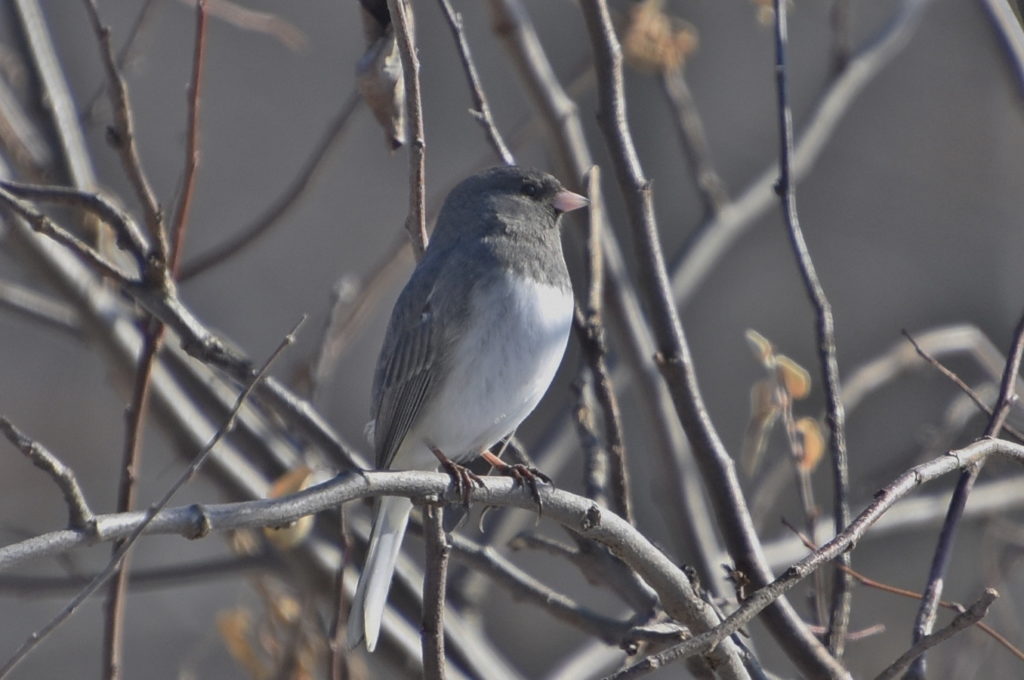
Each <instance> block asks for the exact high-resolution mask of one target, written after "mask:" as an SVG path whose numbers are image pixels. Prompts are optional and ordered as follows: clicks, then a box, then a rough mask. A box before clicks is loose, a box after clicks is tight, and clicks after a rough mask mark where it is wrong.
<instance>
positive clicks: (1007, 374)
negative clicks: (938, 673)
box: [907, 316, 1024, 679]
mask: <svg viewBox="0 0 1024 680" xmlns="http://www.w3.org/2000/svg"><path fill="white" fill-rule="evenodd" d="M1022 357H1024V316H1022V317H1021V318H1020V320H1019V321H1018V322H1017V327H1016V328H1015V329H1014V332H1013V341H1012V344H1011V346H1010V353H1009V356H1008V358H1007V360H1006V366H1005V368H1004V369H1003V377H1002V382H1001V383H1000V386H999V398H998V399H996V403H995V406H994V407H993V409H992V416H991V417H990V418H989V421H988V425H987V426H986V428H985V432H984V434H983V435H982V436H983V437H985V438H990V437H998V436H999V432H1000V430H1002V427H1003V423H1005V422H1006V417H1007V415H1009V413H1010V407H1011V406H1012V405H1013V403H1014V401H1016V394H1017V389H1016V388H1017V374H1018V373H1020V366H1021V359H1022ZM983 464H984V461H980V462H979V463H978V464H976V465H974V466H972V467H970V468H968V469H966V470H964V471H963V472H962V473H961V474H960V479H959V480H957V484H956V488H955V489H953V497H952V498H951V499H950V501H949V509H948V510H947V511H946V519H945V520H944V521H943V523H942V530H941V531H940V532H939V539H938V541H937V543H936V546H935V553H934V554H933V555H932V563H931V568H930V569H929V571H928V581H927V583H926V585H925V588H924V595H923V597H922V598H921V606H920V607H919V608H918V610H917V617H916V618H915V619H914V638H913V639H914V642H915V643H919V642H921V641H922V640H924V639H925V637H926V636H927V635H928V634H929V633H930V632H931V630H932V626H933V625H935V616H936V614H937V610H938V602H939V600H940V599H941V598H942V587H943V583H944V581H945V577H946V572H947V570H948V569H949V563H950V561H951V560H952V557H953V543H954V540H955V538H956V530H957V528H958V527H959V525H960V520H961V519H962V518H963V514H964V507H965V506H966V505H967V499H968V498H969V497H970V495H971V491H972V490H973V489H974V484H975V482H976V481H977V480H978V475H979V474H980V473H981V468H982V465H983ZM925 673H926V657H925V654H924V651H922V653H921V654H920V655H918V656H917V657H916V658H915V659H914V661H913V664H912V665H911V667H910V670H909V671H907V675H908V677H910V678H918V679H923V678H924V677H925Z"/></svg>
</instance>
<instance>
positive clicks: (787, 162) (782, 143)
mask: <svg viewBox="0 0 1024 680" xmlns="http://www.w3.org/2000/svg"><path fill="white" fill-rule="evenodd" d="M787 32H788V29H787V27H786V0H775V83H776V90H777V93H778V117H779V147H780V148H779V183H778V185H777V186H776V192H777V193H778V195H779V200H780V201H781V203H782V213H783V217H784V218H785V221H786V228H787V230H788V232H789V240H790V245H791V246H792V248H793V253H794V255H795V256H796V259H797V264H798V265H799V267H800V276H801V278H802V279H803V282H804V288H805V289H806V290H807V295H808V297H809V298H810V299H811V304H812V305H813V307H814V314H815V319H816V325H815V331H816V334H817V341H818V361H819V363H820V366H821V373H822V378H823V382H824V383H825V409H826V413H825V421H826V422H827V423H828V429H829V452H830V453H831V457H832V488H833V496H834V498H833V501H832V502H833V519H834V521H835V530H836V533H838V532H840V531H842V529H843V527H845V526H846V525H847V524H849V523H850V499H849V495H850V468H849V463H848V462H847V459H846V412H845V411H844V409H843V402H842V399H841V397H840V389H841V388H840V386H839V362H838V361H837V360H836V339H835V320H834V319H833V317H832V306H831V305H830V304H829V301H828V298H827V297H826V296H825V290H824V288H822V286H821V282H820V281H819V280H818V273H817V271H816V270H815V267H814V262H813V260H812V259H811V254H810V251H809V250H808V249H807V242H806V241H805V240H804V234H803V231H802V230H801V229H800V218H799V217H798V215H797V210H796V185H795V183H794V180H793V177H792V172H791V165H792V158H793V115H792V113H791V112H790V110H789V83H788V80H787V72H786V42H787V39H788V38H787ZM849 566H850V555H849V553H843V554H841V555H840V556H839V558H838V561H837V564H836V570H835V571H834V573H833V575H832V607H831V612H830V615H829V623H828V634H827V635H826V636H825V639H826V641H827V642H828V648H829V651H830V652H831V653H832V654H834V655H835V657H836V658H837V659H842V658H843V651H844V650H845V648H846V634H847V632H848V631H849V628H850V605H851V602H852V599H853V594H852V593H851V592H850V586H851V583H850V576H849V574H847V573H846V572H845V571H843V569H842V567H849Z"/></svg>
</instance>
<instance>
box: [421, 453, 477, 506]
mask: <svg viewBox="0 0 1024 680" xmlns="http://www.w3.org/2000/svg"><path fill="white" fill-rule="evenodd" d="M430 450H431V451H432V452H433V453H434V455H435V456H437V459H438V460H439V461H441V467H443V468H444V470H445V472H447V473H448V476H449V477H451V478H452V483H453V484H454V485H455V488H456V490H458V492H459V495H460V496H462V504H463V505H465V506H466V507H467V508H468V507H469V492H470V490H471V489H472V488H473V487H472V485H473V484H476V485H477V486H479V487H480V488H483V486H484V480H482V479H480V476H479V475H477V474H476V473H475V472H473V471H472V470H470V469H469V468H467V467H466V466H464V465H459V464H458V463H456V462H455V461H453V460H452V459H451V458H449V457H448V456H446V455H444V452H443V451H442V450H441V449H439V448H437V447H436V446H431V447H430Z"/></svg>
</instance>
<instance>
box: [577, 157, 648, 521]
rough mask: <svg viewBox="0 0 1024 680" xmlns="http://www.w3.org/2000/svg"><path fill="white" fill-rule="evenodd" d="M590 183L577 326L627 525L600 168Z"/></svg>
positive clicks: (629, 508)
mask: <svg viewBox="0 0 1024 680" xmlns="http://www.w3.org/2000/svg"><path fill="white" fill-rule="evenodd" d="M586 181H587V195H588V196H589V197H590V199H591V205H592V207H591V210H592V212H591V214H590V216H589V220H588V229H587V280H588V282H589V285H588V290H587V298H586V299H587V302H586V304H587V308H586V309H585V310H583V311H582V312H580V310H579V308H578V307H577V309H576V316H575V319H574V324H573V325H574V327H575V328H576V330H577V335H578V337H579V340H580V345H581V347H582V349H583V354H584V356H585V357H586V361H587V364H588V366H589V368H590V373H591V375H592V376H593V381H592V383H593V387H594V393H595V395H596V396H597V402H598V404H600V406H601V411H602V414H603V422H604V439H605V444H606V445H607V447H608V448H607V450H608V458H609V466H608V482H609V484H608V486H609V488H610V491H611V495H610V499H611V502H610V506H611V509H612V510H614V511H615V512H616V513H617V514H619V515H620V516H622V517H623V518H625V519H626V521H628V522H630V523H632V522H633V521H634V518H633V501H632V497H631V494H630V490H629V467H628V465H627V464H626V443H625V439H624V437H623V435H622V414H621V413H620V412H619V402H618V398H617V397H616V396H615V389H614V388H613V386H612V382H611V377H610V375H609V371H608V363H607V361H606V359H605V357H606V355H607V352H608V347H607V344H606V341H605V330H604V320H603V315H602V314H601V307H602V302H603V300H604V266H603V261H604V258H603V256H602V247H601V224H602V222H603V220H604V215H603V214H602V213H601V208H602V207H603V204H604V202H603V201H601V200H600V191H601V173H600V168H598V166H596V165H595V166H594V167H592V168H591V169H590V170H589V171H588V172H587V176H586Z"/></svg>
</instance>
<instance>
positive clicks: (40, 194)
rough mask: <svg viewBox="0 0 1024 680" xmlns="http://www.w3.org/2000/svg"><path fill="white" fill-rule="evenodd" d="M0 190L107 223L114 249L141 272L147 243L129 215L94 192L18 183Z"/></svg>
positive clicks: (1, 184) (6, 183) (3, 185)
mask: <svg viewBox="0 0 1024 680" xmlns="http://www.w3.org/2000/svg"><path fill="white" fill-rule="evenodd" d="M0 188H3V189H6V190H7V191H9V192H11V193H12V194H14V195H15V196H17V197H18V198H27V199H31V200H33V201H44V202H51V203H58V204H63V205H70V206H73V207H76V208H79V209H82V210H85V211H87V212H88V213H90V214H91V215H94V216H95V217H97V218H99V219H100V220H101V221H103V223H105V224H107V225H108V226H109V227H110V228H111V229H112V230H113V231H114V234H116V236H117V243H118V246H119V247H120V248H121V249H122V250H124V251H126V252H128V253H129V254H130V255H131V256H132V258H134V260H135V262H136V263H137V264H138V266H139V271H141V272H144V271H146V268H147V267H149V266H150V264H149V262H148V257H149V252H150V248H149V244H148V243H146V239H145V237H144V236H143V235H142V232H141V231H140V230H139V227H138V225H136V224H135V221H134V220H133V219H132V217H131V215H129V214H128V213H127V212H125V211H124V210H122V209H121V208H119V207H118V206H117V205H115V204H114V203H113V202H112V201H110V200H109V199H107V198H106V197H105V196H103V195H102V194H100V193H98V192H91V191H82V190H80V189H75V188H70V187H61V186H48V185H36V184H19V183H18V182H9V181H6V180H0Z"/></svg>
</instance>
